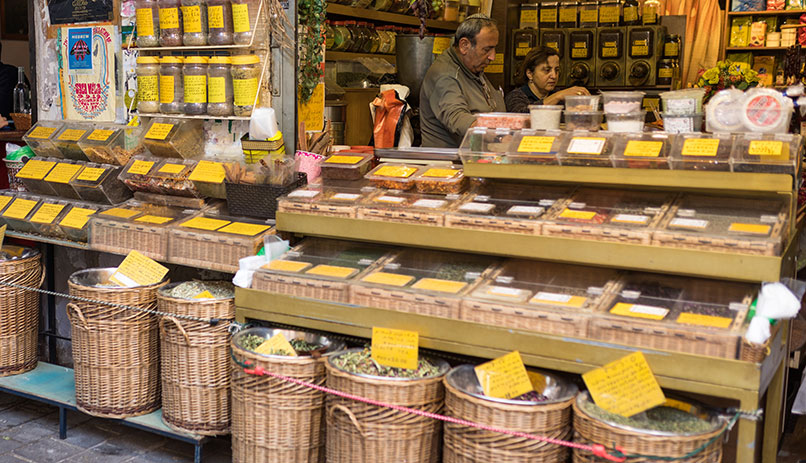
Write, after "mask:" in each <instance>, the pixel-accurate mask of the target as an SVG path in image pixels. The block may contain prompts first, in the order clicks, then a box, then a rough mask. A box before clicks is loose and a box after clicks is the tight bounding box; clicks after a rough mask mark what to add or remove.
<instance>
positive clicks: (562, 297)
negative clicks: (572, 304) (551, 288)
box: [532, 291, 573, 304]
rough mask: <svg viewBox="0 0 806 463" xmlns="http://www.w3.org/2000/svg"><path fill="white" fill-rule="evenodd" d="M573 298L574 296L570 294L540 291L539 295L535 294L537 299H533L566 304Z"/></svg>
mask: <svg viewBox="0 0 806 463" xmlns="http://www.w3.org/2000/svg"><path fill="white" fill-rule="evenodd" d="M572 297H573V296H570V295H568V294H557V293H544V292H543V291H540V292H539V293H537V294H535V297H534V298H532V299H534V300H537V301H547V302H559V303H562V304H565V303H567V302H568V301H570V300H571V298H572Z"/></svg>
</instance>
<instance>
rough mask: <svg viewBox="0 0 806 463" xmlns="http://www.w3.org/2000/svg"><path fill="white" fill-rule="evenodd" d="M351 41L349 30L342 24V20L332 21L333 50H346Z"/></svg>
mask: <svg viewBox="0 0 806 463" xmlns="http://www.w3.org/2000/svg"><path fill="white" fill-rule="evenodd" d="M351 41H352V35H350V30H349V29H347V26H345V25H344V21H336V22H334V23H333V48H332V50H333V51H345V50H348V49H349V47H350V45H351V43H350V42H351Z"/></svg>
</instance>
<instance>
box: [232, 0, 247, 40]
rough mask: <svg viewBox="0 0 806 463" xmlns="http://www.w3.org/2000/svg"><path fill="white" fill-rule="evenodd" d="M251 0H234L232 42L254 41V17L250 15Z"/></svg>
mask: <svg viewBox="0 0 806 463" xmlns="http://www.w3.org/2000/svg"><path fill="white" fill-rule="evenodd" d="M248 2H249V0H232V1H231V2H230V3H231V7H232V42H233V43H234V44H235V45H249V44H251V43H252V19H251V17H250V16H249V3H248Z"/></svg>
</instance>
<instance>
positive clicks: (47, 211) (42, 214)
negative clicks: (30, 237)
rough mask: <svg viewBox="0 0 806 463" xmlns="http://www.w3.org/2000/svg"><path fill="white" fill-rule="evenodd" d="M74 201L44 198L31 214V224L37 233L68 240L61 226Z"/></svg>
mask: <svg viewBox="0 0 806 463" xmlns="http://www.w3.org/2000/svg"><path fill="white" fill-rule="evenodd" d="M73 202H74V201H66V200H61V199H56V198H42V202H41V203H40V204H39V206H37V207H36V208H35V209H34V210H33V211H32V212H31V218H30V222H31V225H32V226H33V228H34V230H35V231H36V233H39V234H40V235H43V236H48V237H51V238H57V239H67V234H66V233H65V232H64V230H62V228H61V227H60V226H59V221H61V220H62V219H64V217H65V216H66V215H67V213H68V212H69V211H70V209H72V208H73Z"/></svg>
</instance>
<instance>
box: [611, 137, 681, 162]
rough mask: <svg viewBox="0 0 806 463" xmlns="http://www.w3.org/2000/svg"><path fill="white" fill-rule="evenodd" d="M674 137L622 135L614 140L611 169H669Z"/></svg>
mask: <svg viewBox="0 0 806 463" xmlns="http://www.w3.org/2000/svg"><path fill="white" fill-rule="evenodd" d="M673 141H674V136H670V135H669V134H667V133H652V132H641V133H624V134H620V135H618V136H617V137H615V139H614V141H613V142H614V146H613V167H621V168H627V169H669V152H670V151H671V148H672V142H673Z"/></svg>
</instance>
